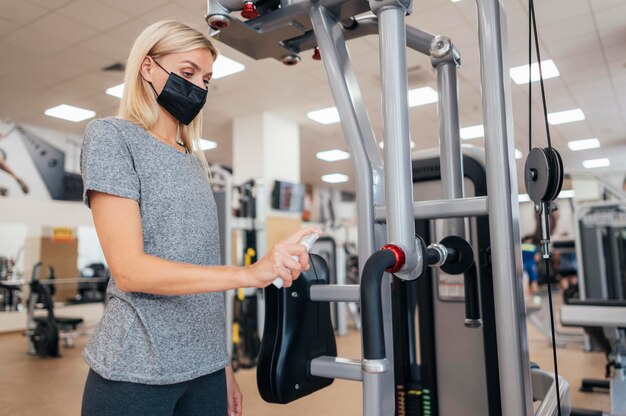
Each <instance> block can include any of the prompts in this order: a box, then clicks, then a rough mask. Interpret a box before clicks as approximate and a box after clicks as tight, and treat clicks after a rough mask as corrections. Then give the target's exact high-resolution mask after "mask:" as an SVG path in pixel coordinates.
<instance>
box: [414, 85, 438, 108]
mask: <svg viewBox="0 0 626 416" xmlns="http://www.w3.org/2000/svg"><path fill="white" fill-rule="evenodd" d="M438 99H439V94H437V91H435V90H434V89H433V88H432V87H422V88H415V89H413V90H409V107H417V106H419V105H426V104H431V103H436V102H437V100H438Z"/></svg>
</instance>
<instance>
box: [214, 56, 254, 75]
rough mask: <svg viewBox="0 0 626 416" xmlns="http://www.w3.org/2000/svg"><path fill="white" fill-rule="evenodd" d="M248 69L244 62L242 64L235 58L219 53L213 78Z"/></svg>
mask: <svg viewBox="0 0 626 416" xmlns="http://www.w3.org/2000/svg"><path fill="white" fill-rule="evenodd" d="M244 69H246V66H245V65H244V64H241V63H239V62H237V61H235V60H232V59H230V58H227V57H225V56H224V55H218V57H217V59H216V60H215V62H214V63H213V76H212V77H211V79H219V78H224V77H227V76H229V75H233V74H236V73H237V72H241V71H243V70H244Z"/></svg>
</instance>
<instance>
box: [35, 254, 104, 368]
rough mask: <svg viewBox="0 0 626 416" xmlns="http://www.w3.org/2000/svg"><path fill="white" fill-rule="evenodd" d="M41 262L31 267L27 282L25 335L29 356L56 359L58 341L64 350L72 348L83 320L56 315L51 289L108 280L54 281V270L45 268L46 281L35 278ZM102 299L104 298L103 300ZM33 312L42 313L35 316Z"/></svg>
mask: <svg viewBox="0 0 626 416" xmlns="http://www.w3.org/2000/svg"><path fill="white" fill-rule="evenodd" d="M41 266H42V263H41V262H39V263H37V264H35V266H33V271H32V277H31V281H30V283H29V286H30V293H29V296H28V304H27V314H26V332H25V333H24V335H25V336H27V337H28V341H29V348H28V353H29V354H30V355H37V356H39V357H60V356H61V354H60V352H59V341H60V340H61V339H62V340H63V345H64V347H65V348H72V347H73V346H74V338H75V337H76V336H77V332H76V329H77V327H78V326H79V325H80V324H82V323H83V318H79V317H61V316H56V315H55V311H54V307H55V304H54V292H55V290H54V288H55V285H59V284H79V285H84V286H88V285H98V284H103V283H105V284H106V282H108V280H109V278H108V277H88V278H76V279H71V278H69V279H55V276H54V269H53V268H52V267H51V266H50V267H48V276H47V278H46V279H43V280H41V279H39V273H40V271H41ZM105 300H106V299H105ZM37 310H43V311H45V314H43V315H42V314H37V312H36V311H37Z"/></svg>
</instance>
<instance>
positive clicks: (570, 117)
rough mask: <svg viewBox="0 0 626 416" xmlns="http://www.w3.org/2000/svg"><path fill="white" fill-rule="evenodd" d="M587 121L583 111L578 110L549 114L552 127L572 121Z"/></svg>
mask: <svg viewBox="0 0 626 416" xmlns="http://www.w3.org/2000/svg"><path fill="white" fill-rule="evenodd" d="M584 119H585V114H584V113H583V110H581V109H580V108H577V109H575V110H567V111H557V112H555V113H549V114H548V123H550V124H552V125H556V124H564V123H571V122H572V121H580V120H584Z"/></svg>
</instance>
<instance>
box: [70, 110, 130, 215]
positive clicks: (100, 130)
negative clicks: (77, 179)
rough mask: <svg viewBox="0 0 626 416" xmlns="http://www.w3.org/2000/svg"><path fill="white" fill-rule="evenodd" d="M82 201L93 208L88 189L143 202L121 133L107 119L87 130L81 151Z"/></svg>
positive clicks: (94, 123)
mask: <svg viewBox="0 0 626 416" xmlns="http://www.w3.org/2000/svg"><path fill="white" fill-rule="evenodd" d="M80 173H81V175H82V178H83V202H84V203H85V205H87V206H88V207H90V208H91V206H90V203H89V196H88V195H87V192H88V191H89V190H92V191H98V192H103V193H106V194H111V195H115V196H120V197H123V198H129V199H133V200H135V201H138V202H139V200H140V195H141V193H140V188H139V178H138V177H137V172H136V171H135V166H134V162H133V157H132V154H131V152H130V148H129V147H128V144H127V143H126V141H125V140H124V137H123V136H122V132H121V131H120V130H119V129H118V128H117V127H116V126H115V125H113V124H112V123H110V122H108V121H106V120H94V121H92V122H90V123H89V124H88V125H87V128H86V129H85V139H84V140H83V145H82V148H81V152H80Z"/></svg>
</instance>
